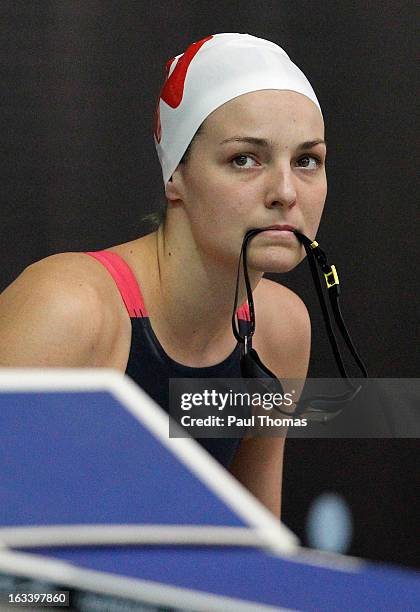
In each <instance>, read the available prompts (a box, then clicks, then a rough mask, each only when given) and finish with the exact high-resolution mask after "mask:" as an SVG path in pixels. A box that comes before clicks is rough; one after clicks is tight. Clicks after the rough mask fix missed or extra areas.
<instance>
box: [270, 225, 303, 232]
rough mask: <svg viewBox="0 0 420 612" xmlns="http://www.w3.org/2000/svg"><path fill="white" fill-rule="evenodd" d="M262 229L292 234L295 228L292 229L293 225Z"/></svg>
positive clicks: (271, 226) (272, 226)
mask: <svg viewBox="0 0 420 612" xmlns="http://www.w3.org/2000/svg"><path fill="white" fill-rule="evenodd" d="M264 229H265V230H279V231H289V232H294V231H295V229H296V227H293V225H270V226H269V227H265V228H264Z"/></svg>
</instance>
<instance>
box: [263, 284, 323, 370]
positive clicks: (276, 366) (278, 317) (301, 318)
mask: <svg viewBox="0 0 420 612" xmlns="http://www.w3.org/2000/svg"><path fill="white" fill-rule="evenodd" d="M254 302H255V312H256V323H257V324H256V332H255V341H254V346H255V348H256V349H257V351H258V352H259V353H260V356H261V357H262V358H263V360H264V358H265V360H266V361H267V365H268V367H270V369H272V370H273V371H274V372H275V373H276V374H278V376H282V377H284V378H303V377H305V376H306V372H307V368H308V363H309V354H310V343H311V323H310V318H309V313H308V309H307V308H306V305H305V303H304V302H303V300H302V299H301V298H300V297H299V296H298V295H297V294H296V293H294V292H293V291H291V290H290V289H289V288H288V287H285V286H284V285H281V284H279V283H276V282H274V281H271V280H268V279H265V278H263V279H262V280H261V281H260V283H259V284H258V286H257V288H256V290H255V291H254ZM270 364H271V366H270Z"/></svg>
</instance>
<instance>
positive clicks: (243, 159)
mask: <svg viewBox="0 0 420 612" xmlns="http://www.w3.org/2000/svg"><path fill="white" fill-rule="evenodd" d="M231 163H232V164H233V165H234V166H235V167H236V168H245V169H246V168H253V167H254V165H255V164H256V163H257V162H256V161H255V159H254V158H253V157H251V156H250V155H246V154H245V153H244V154H242V155H237V156H236V157H234V158H233V159H232V162H231Z"/></svg>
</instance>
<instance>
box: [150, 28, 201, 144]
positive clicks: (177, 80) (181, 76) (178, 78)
mask: <svg viewBox="0 0 420 612" xmlns="http://www.w3.org/2000/svg"><path fill="white" fill-rule="evenodd" d="M212 38H213V36H207V38H203V39H201V40H199V41H198V42H195V43H192V45H190V46H189V47H188V49H187V50H186V51H185V53H184V54H183V55H182V56H181V57H180V58H179V60H178V62H177V64H176V66H175V68H174V70H173V71H172V74H171V76H170V77H168V75H169V70H170V68H171V66H172V63H173V62H174V60H175V58H174V57H173V58H172V59H171V60H169V62H168V63H167V64H166V80H165V82H164V84H163V87H162V91H161V92H160V95H159V99H158V103H157V107H156V114H155V129H154V133H155V138H156V140H157V141H158V142H160V141H161V138H162V126H161V123H160V112H159V105H160V100H163V101H164V102H166V104H168V105H169V106H170V107H171V108H177V107H178V106H179V105H180V104H181V102H182V98H183V95H184V85H185V78H186V76H187V72H188V68H189V65H190V64H191V62H192V60H193V59H194V57H195V55H196V54H197V53H198V52H199V51H200V49H201V47H202V46H203V45H204V43H206V42H207V41H208V40H211V39H212Z"/></svg>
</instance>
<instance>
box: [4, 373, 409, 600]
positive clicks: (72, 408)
mask: <svg viewBox="0 0 420 612" xmlns="http://www.w3.org/2000/svg"><path fill="white" fill-rule="evenodd" d="M0 460H1V465H2V468H1V470H0V572H1V574H2V576H1V577H0V591H2V592H3V593H7V592H12V591H13V589H16V588H19V589H20V590H22V588H24V587H25V585H26V586H28V585H32V586H31V588H35V587H34V585H36V584H38V585H44V590H45V585H49V586H50V588H51V590H54V589H56V588H58V587H59V588H60V589H64V590H69V591H70V595H71V603H72V606H73V609H75V610H86V611H88V610H107V609H109V610H111V609H112V610H118V609H121V610H127V609H130V610H131V609H133V610H144V611H152V610H159V611H163V610H179V611H181V610H183V611H185V610H202V611H206V612H207V611H211V610H220V611H221V610H223V611H227V610H232V611H235V612H236V611H238V612H240V611H241V610H243V611H245V610H248V611H251V610H252V611H255V610H305V611H306V610H308V611H312V610H313V611H315V610H316V611H319V610H323V611H329V610H331V611H332V610H334V611H336V610H340V611H345V610H349V611H350V610H351V611H352V612H353V611H354V610H369V611H372V610H375V611H376V610H393V611H396V610H415V609H420V581H419V580H418V577H417V576H416V575H415V574H414V572H409V571H403V570H399V569H396V568H388V567H383V566H376V565H374V564H368V563H365V562H363V561H360V560H357V559H350V558H346V557H342V556H338V555H326V554H322V553H316V552H314V551H308V550H305V549H302V548H300V547H299V546H298V545H297V541H296V538H295V537H294V535H293V534H292V533H291V532H290V531H289V530H288V529H287V528H286V527H285V526H284V525H282V524H281V523H279V522H278V521H276V520H275V519H274V517H273V516H272V515H271V514H270V513H269V512H268V511H267V510H266V509H265V508H264V507H262V506H261V505H260V504H259V503H258V501H257V500H255V499H254V498H253V496H252V495H250V494H249V493H248V492H247V491H246V490H245V489H244V488H243V487H242V486H241V485H240V484H239V483H238V482H237V481H236V480H235V479H234V478H232V477H231V476H230V474H229V473H227V471H226V470H225V469H224V468H223V467H221V466H220V465H219V464H218V463H217V462H216V461H214V460H213V459H212V458H211V457H210V456H209V455H208V454H207V452H206V451H205V450H204V449H202V448H201V447H200V446H199V445H198V444H197V443H196V442H195V441H194V440H191V439H186V438H169V422H168V415H167V414H166V413H165V412H163V411H162V410H161V408H160V407H159V406H157V405H156V404H154V402H153V401H152V400H151V399H150V398H149V397H148V396H147V395H146V394H145V393H144V392H143V391H142V390H141V389H139V388H138V387H137V386H136V385H135V384H134V383H133V382H132V381H131V380H130V379H128V378H127V377H124V376H123V375H122V374H119V373H117V372H115V371H107V370H98V369H96V370H57V369H55V370H34V371H29V370H20V371H14V370H0ZM25 581H26V582H25ZM22 585H23V586H22ZM28 588H29V587H28ZM4 601H6V600H4Z"/></svg>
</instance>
